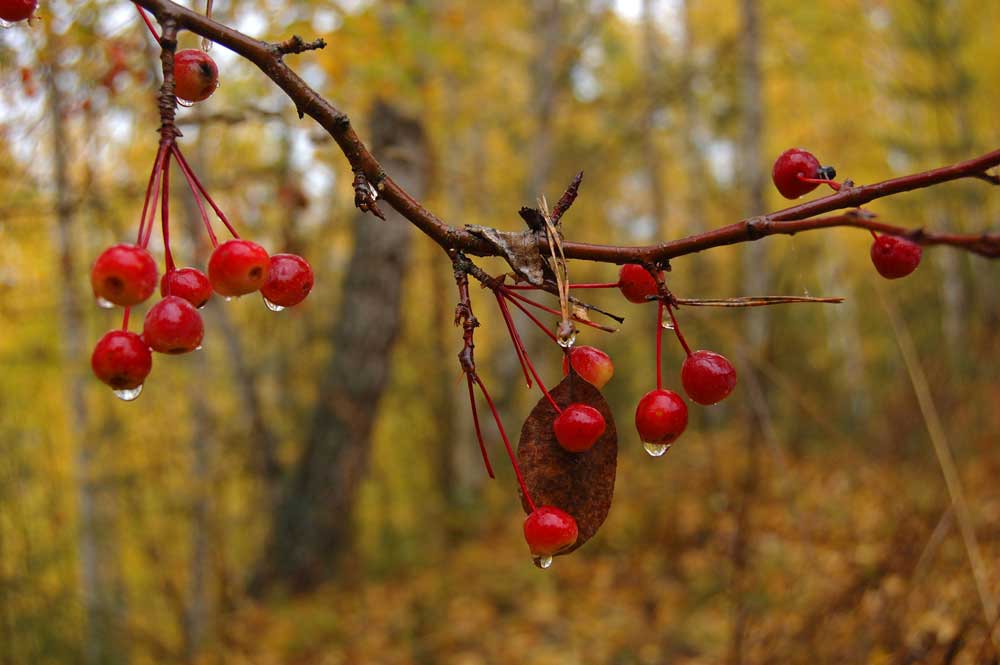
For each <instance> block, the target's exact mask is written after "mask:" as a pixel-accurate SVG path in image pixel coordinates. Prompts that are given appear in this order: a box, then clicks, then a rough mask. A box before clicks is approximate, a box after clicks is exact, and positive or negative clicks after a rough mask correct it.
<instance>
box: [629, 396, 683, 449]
mask: <svg viewBox="0 0 1000 665" xmlns="http://www.w3.org/2000/svg"><path fill="white" fill-rule="evenodd" d="M687 421H688V409H687V404H685V403H684V400H683V399H681V397H680V395H678V394H677V393H675V392H674V391H672V390H651V391H649V392H648V393H646V394H645V395H643V397H642V399H640V400H639V405H638V406H637V407H636V409H635V428H636V430H638V432H639V438H640V439H641V440H642V442H643V446H644V447H645V448H646V452H648V453H649V454H650V455H652V456H653V457H659V456H660V455H662V454H663V453H665V452H667V450H669V449H670V446H672V445H673V443H674V441H676V440H677V437H679V436H680V435H681V434H683V433H684V428H685V427H687Z"/></svg>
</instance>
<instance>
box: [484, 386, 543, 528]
mask: <svg viewBox="0 0 1000 665" xmlns="http://www.w3.org/2000/svg"><path fill="white" fill-rule="evenodd" d="M472 378H473V380H474V381H475V382H476V385H478V386H479V390H481V391H482V393H483V397H485V398H486V403H487V404H489V406H490V411H491V412H492V413H493V420H494V421H496V424H497V429H498V430H500V438H502V439H503V445H504V447H505V448H506V449H507V457H509V458H510V464H511V466H512V467H514V475H515V476H517V484H518V485H520V486H521V493H522V494H524V499H525V501H527V502H528V506H529V507H530V508H531V512H535V502H534V501H532V500H531V494H530V493H529V492H528V486H527V485H526V484H525V483H524V476H522V475H521V467H520V466H519V465H518V463H517V458H516V457H515V456H514V449H513V448H512V447H511V445H510V439H508V438H507V432H506V431H504V428H503V423H502V422H500V414H499V413H497V408H496V406H494V404H493V398H492V397H490V394H489V392H487V390H486V386H485V385H484V384H483V380H482V379H480V378H479V376H478V375H476V374H473V375H472Z"/></svg>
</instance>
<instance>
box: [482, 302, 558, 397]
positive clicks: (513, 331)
mask: <svg viewBox="0 0 1000 665" xmlns="http://www.w3.org/2000/svg"><path fill="white" fill-rule="evenodd" d="M496 296H497V303H499V305H500V310H501V311H506V316H508V317H509V316H510V310H509V309H507V303H505V302H504V301H503V298H502V297H501V296H500V294H499V293H497V294H496ZM507 330H508V332H510V337H511V339H512V340H513V342H514V346H515V347H517V348H519V349H521V351H520V353H522V354H524V355H523V356H521V357H522V358H523V359H524V363H525V364H526V365H527V366H528V369H529V370H530V371H531V375H532V376H533V377H535V383H537V384H538V387H539V388H540V389H541V391H542V394H543V395H545V397H546V398H547V399H548V400H549V403H550V404H552V406H553V408H555V410H556V413H562V409H560V408H559V405H558V404H556V401H555V400H554V399H552V395H550V394H549V391H548V390H547V389H546V388H545V384H544V383H542V380H541V378H539V376H538V372H537V371H535V366H534V365H533V364H532V363H531V358H529V357H528V352H527V351H526V350H525V348H524V342H523V341H522V340H521V334H520V333H519V332H517V326H516V325H514V322H513V320H509V322H508V325H507ZM525 378H527V377H525ZM528 385H529V387H530V385H531V383H530V381H529V383H528Z"/></svg>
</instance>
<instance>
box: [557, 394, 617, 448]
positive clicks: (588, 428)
mask: <svg viewBox="0 0 1000 665" xmlns="http://www.w3.org/2000/svg"><path fill="white" fill-rule="evenodd" d="M605 426H606V425H605V423H604V416H602V415H601V412H600V411H598V410H597V409H595V408H594V407H592V406H588V405H586V404H570V405H569V406H567V407H566V408H565V409H563V410H562V413H560V414H559V417H558V418H556V419H555V422H553V423H552V429H553V431H554V432H555V434H556V441H558V442H559V445H560V446H562V447H563V448H565V449H566V450H568V451H570V452H571V453H582V452H583V451H585V450H589V449H590V447H591V446H593V445H594V444H595V443H597V439H599V438H600V437H601V435H602V434H604V428H605Z"/></svg>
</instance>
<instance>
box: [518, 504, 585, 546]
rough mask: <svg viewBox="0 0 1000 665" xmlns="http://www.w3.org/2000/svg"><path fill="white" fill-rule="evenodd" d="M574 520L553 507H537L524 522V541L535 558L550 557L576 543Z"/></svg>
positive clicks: (576, 533) (576, 532)
mask: <svg viewBox="0 0 1000 665" xmlns="http://www.w3.org/2000/svg"><path fill="white" fill-rule="evenodd" d="M577 535H578V531H577V528H576V520H575V519H573V516H572V515H570V514H569V513H567V512H565V511H563V510H559V509H558V508H556V507H554V506H539V507H538V508H536V509H535V510H534V511H532V513H531V514H530V515H528V517H527V519H525V520H524V540H525V541H526V542H527V543H528V548H529V549H530V550H531V553H532V554H534V555H535V556H551V555H553V554H555V553H557V552H559V551H561V550H563V549H565V548H567V547H569V546H570V545H572V544H573V543H575V542H576V538H577Z"/></svg>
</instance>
